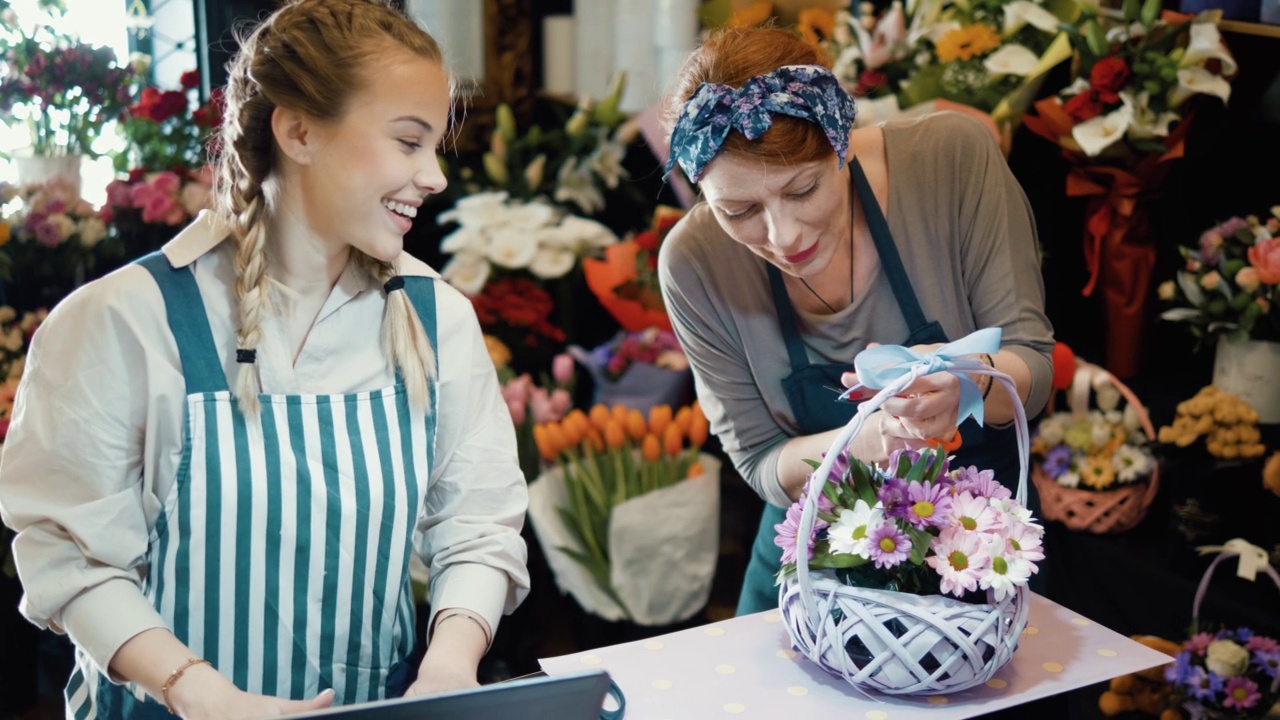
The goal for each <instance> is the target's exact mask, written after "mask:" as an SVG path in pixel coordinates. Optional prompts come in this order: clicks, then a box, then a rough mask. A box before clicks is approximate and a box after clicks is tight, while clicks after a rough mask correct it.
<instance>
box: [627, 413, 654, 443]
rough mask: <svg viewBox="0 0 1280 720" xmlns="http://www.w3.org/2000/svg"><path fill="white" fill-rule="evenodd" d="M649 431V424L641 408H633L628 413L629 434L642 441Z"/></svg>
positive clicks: (633, 438) (637, 440)
mask: <svg viewBox="0 0 1280 720" xmlns="http://www.w3.org/2000/svg"><path fill="white" fill-rule="evenodd" d="M647 432H649V426H648V425H646V424H645V421H644V415H643V414H641V412H640V411H639V410H632V411H631V412H629V413H627V435H629V436H630V437H631V439H632V440H635V441H636V442H640V441H641V440H643V439H644V434H645V433H647Z"/></svg>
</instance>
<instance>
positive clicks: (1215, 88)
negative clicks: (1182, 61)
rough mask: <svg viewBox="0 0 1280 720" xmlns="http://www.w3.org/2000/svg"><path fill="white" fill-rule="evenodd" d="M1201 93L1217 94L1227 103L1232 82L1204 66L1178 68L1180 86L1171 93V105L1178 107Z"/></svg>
mask: <svg viewBox="0 0 1280 720" xmlns="http://www.w3.org/2000/svg"><path fill="white" fill-rule="evenodd" d="M1199 93H1203V94H1205V95H1216V96H1217V97H1220V98H1222V102H1224V103H1225V102H1226V101H1227V98H1229V97H1231V83H1229V82H1227V81H1226V79H1224V78H1223V77H1222V76H1221V75H1214V74H1213V73H1211V72H1209V71H1208V70H1205V69H1204V68H1202V67H1184V68H1182V69H1180V70H1178V87H1176V88H1174V89H1173V92H1171V93H1170V94H1169V105H1171V106H1173V107H1178V106H1179V105H1181V104H1182V103H1184V102H1186V101H1187V98H1189V97H1191V96H1192V95H1196V94H1199Z"/></svg>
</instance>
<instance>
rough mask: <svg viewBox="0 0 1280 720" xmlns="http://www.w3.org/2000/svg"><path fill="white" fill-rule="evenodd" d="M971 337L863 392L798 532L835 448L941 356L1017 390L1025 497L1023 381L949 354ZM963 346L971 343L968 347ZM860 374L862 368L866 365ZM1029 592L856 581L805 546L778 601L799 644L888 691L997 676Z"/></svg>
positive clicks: (855, 681)
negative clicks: (982, 594) (969, 597)
mask: <svg viewBox="0 0 1280 720" xmlns="http://www.w3.org/2000/svg"><path fill="white" fill-rule="evenodd" d="M974 335H975V336H983V337H982V338H981V341H987V340H990V339H991V335H994V341H993V342H994V345H995V346H997V347H998V345H999V330H980V331H978V333H975V334H974ZM970 338H974V336H970ZM970 338H966V339H965V340H962V341H960V342H958V343H952V344H951V345H950V346H944V347H943V348H942V349H940V350H939V351H938V352H939V355H937V356H934V357H933V358H932V359H930V358H925V359H923V360H921V361H919V362H916V363H915V364H913V365H912V367H911V370H910V371H909V372H907V373H906V374H904V375H902V376H900V377H899V378H898V379H896V380H894V381H892V382H890V383H888V384H887V385H886V386H885V387H884V388H883V389H881V390H879V391H878V392H877V394H876V395H875V396H874V397H873V398H871V399H870V400H865V401H863V402H862V404H861V405H860V406H859V408H858V412H857V413H856V414H855V415H854V417H853V419H852V420H850V421H849V424H848V425H847V426H846V427H845V428H844V429H843V430H842V431H841V432H840V433H839V434H838V436H837V437H836V438H835V440H834V441H833V442H832V444H831V447H830V449H829V450H828V451H827V454H826V456H825V457H824V459H823V462H822V464H821V465H820V466H819V467H818V469H817V470H816V471H814V473H813V474H812V475H811V476H810V479H809V486H808V490H807V497H806V501H805V503H804V509H803V511H802V514H801V519H800V523H799V533H798V536H799V537H808V536H810V535H811V534H812V531H813V527H814V522H815V520H816V518H817V512H818V502H819V497H820V496H821V495H822V492H821V490H822V486H823V485H824V484H825V483H826V482H827V479H828V477H829V475H830V471H831V469H832V467H833V466H834V464H835V461H836V459H837V457H838V456H839V455H840V454H841V453H842V451H843V449H844V448H845V447H847V446H848V443H849V441H850V440H851V439H852V438H853V437H854V436H855V435H857V433H858V432H859V431H860V430H861V429H862V426H863V423H864V422H865V421H866V418H867V417H868V416H869V415H870V414H871V413H873V412H875V411H876V410H878V409H879V408H880V406H881V405H883V404H884V402H885V401H886V400H888V399H889V398H891V397H893V396H894V395H897V394H898V393H901V392H902V391H903V390H904V389H905V388H906V387H907V386H909V385H910V384H911V383H912V382H913V381H914V380H915V379H916V378H918V377H920V376H922V375H925V374H927V373H928V372H930V371H931V369H930V365H931V362H938V361H940V360H941V361H942V363H943V364H944V365H950V366H951V367H952V368H954V369H948V370H947V371H949V372H954V373H957V374H961V373H967V374H986V375H989V376H990V377H991V378H992V381H993V382H995V381H999V382H1000V383H1001V385H1002V386H1003V387H1004V388H1005V390H1006V391H1008V392H1009V393H1010V395H1011V396H1012V397H1014V398H1015V402H1014V403H1013V406H1014V412H1015V416H1016V417H1015V426H1016V430H1017V438H1018V451H1019V456H1020V459H1021V471H1020V472H1019V482H1018V488H1017V493H1016V498H1017V500H1018V502H1019V503H1025V501H1026V495H1027V467H1028V462H1029V453H1028V449H1029V442H1028V431H1027V419H1026V415H1025V413H1024V412H1023V410H1022V405H1021V403H1019V402H1017V401H1016V397H1017V387H1016V386H1015V385H1014V383H1013V380H1012V379H1011V378H1009V376H1007V375H1005V374H1003V373H1000V372H998V371H996V370H994V369H993V368H991V367H989V366H987V365H985V364H983V363H982V362H980V361H977V362H965V361H950V360H946V359H943V358H942V353H943V351H944V350H946V349H948V348H949V347H958V346H959V345H960V344H961V343H965V342H966V341H968V340H969V339H970ZM899 349H901V350H903V351H906V349H905V348H899ZM983 351H984V350H978V352H983ZM907 352H909V351H907ZM957 354H961V355H969V354H972V352H971V351H970V350H965V351H963V352H958V353H957ZM859 375H860V376H861V375H862V368H861V367H859ZM962 397H963V396H962ZM978 402H979V403H980V402H981V399H980V398H978ZM961 417H962V418H963V417H964V416H963V415H962V416H961ZM1030 597H1031V591H1030V590H1028V589H1027V586H1026V585H1025V584H1024V585H1019V586H1017V588H1016V590H1015V591H1014V592H1012V593H1010V594H1008V595H1007V596H1005V597H1004V599H1002V600H997V599H996V594H995V593H994V592H993V591H988V593H987V599H988V602H986V603H972V602H966V601H964V600H962V599H959V598H955V597H950V596H947V595H916V594H911V593H904V592H896V591H890V590H879V589H872V588H866V587H854V586H850V585H846V584H844V583H842V582H839V581H838V580H837V579H836V578H835V575H834V574H833V573H832V572H830V571H826V570H813V571H811V570H810V568H809V557H808V553H806V552H803V551H801V552H798V553H797V559H796V573H795V574H794V575H793V576H788V577H786V578H784V580H783V581H782V584H781V586H780V588H779V591H778V601H779V608H780V610H781V611H782V617H783V620H784V622H785V623H786V625H787V629H788V631H789V632H790V635H791V640H792V643H793V645H794V646H795V648H796V649H797V650H799V651H800V652H801V653H803V654H804V655H805V657H807V658H809V659H810V660H811V661H813V662H814V663H816V664H817V665H818V666H819V667H821V668H822V669H823V670H826V671H827V672H829V673H831V674H832V675H836V676H838V677H841V678H844V680H846V681H847V682H848V683H849V684H851V685H853V686H854V688H856V689H858V690H859V691H861V692H864V693H866V692H867V691H876V692H879V693H884V694H890V695H940V694H946V693H955V692H960V691H962V690H966V689H969V688H972V687H975V686H978V685H981V684H983V683H985V682H986V681H987V680H989V679H991V677H992V676H994V675H995V674H996V673H997V672H998V671H999V670H1000V669H1001V668H1002V667H1004V666H1005V664H1007V663H1008V662H1009V660H1010V659H1012V657H1013V652H1014V650H1016V649H1017V647H1018V640H1019V638H1020V637H1021V635H1022V631H1023V629H1024V628H1025V627H1026V624H1027V613H1028V610H1029V607H1030Z"/></svg>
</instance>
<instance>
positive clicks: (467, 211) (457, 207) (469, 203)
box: [436, 190, 507, 228]
mask: <svg viewBox="0 0 1280 720" xmlns="http://www.w3.org/2000/svg"><path fill="white" fill-rule="evenodd" d="M506 203H507V192H506V191H505V190H499V191H495V192H479V193H472V194H471V195H467V196H466V197H462V198H459V199H458V202H456V203H454V206H453V207H452V208H450V209H448V210H445V211H444V212H442V213H440V214H439V215H437V216H436V223H437V224H439V225H445V224H448V223H451V222H456V223H458V224H459V225H465V226H467V227H476V228H479V227H484V226H486V225H495V224H502V222H504V221H505V220H506Z"/></svg>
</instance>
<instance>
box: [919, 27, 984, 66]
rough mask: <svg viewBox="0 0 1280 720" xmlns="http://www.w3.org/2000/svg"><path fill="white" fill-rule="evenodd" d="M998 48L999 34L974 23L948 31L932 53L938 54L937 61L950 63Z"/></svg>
mask: <svg viewBox="0 0 1280 720" xmlns="http://www.w3.org/2000/svg"><path fill="white" fill-rule="evenodd" d="M998 47H1000V33H998V32H996V31H995V28H992V27H991V26H990V25H984V24H982V23H974V24H972V25H965V26H963V27H958V28H956V29H954V30H951V31H948V32H947V34H946V35H943V36H942V39H941V40H939V41H938V44H937V46H936V47H935V48H934V51H935V52H937V53H938V60H940V61H942V62H951V61H952V60H968V59H969V58H975V57H978V56H980V55H986V54H987V53H989V52H991V51H992V50H995V49H996V48H998Z"/></svg>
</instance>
